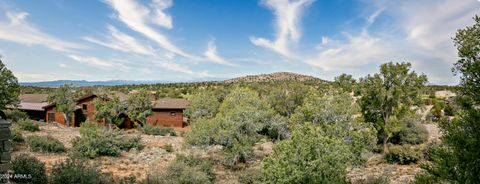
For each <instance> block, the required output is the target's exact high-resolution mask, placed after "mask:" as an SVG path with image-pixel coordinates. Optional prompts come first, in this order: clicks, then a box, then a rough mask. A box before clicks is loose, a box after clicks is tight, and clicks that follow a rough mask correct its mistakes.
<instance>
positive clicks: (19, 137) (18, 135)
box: [10, 129, 25, 143]
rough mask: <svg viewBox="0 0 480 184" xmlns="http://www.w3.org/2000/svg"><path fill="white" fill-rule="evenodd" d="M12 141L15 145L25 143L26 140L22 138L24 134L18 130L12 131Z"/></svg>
mask: <svg viewBox="0 0 480 184" xmlns="http://www.w3.org/2000/svg"><path fill="white" fill-rule="evenodd" d="M10 140H12V141H13V142H15V143H20V142H23V141H25V139H24V138H23V136H22V133H20V131H18V130H17V129H13V130H12V134H11V135H10Z"/></svg>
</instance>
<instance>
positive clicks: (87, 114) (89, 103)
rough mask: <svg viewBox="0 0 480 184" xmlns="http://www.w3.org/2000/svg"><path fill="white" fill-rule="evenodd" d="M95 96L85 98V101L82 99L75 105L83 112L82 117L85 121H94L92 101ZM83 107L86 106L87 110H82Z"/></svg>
mask: <svg viewBox="0 0 480 184" xmlns="http://www.w3.org/2000/svg"><path fill="white" fill-rule="evenodd" d="M95 98H96V97H95V96H92V97H89V98H86V99H83V100H82V101H79V102H78V103H77V105H78V106H80V108H82V112H83V115H85V117H87V119H89V120H91V121H94V122H96V121H95V120H94V118H93V114H94V113H95V106H94V105H93V103H92V102H93V100H95ZM83 105H86V106H87V109H86V110H85V109H83Z"/></svg>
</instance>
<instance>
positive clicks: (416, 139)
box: [390, 119, 428, 144]
mask: <svg viewBox="0 0 480 184" xmlns="http://www.w3.org/2000/svg"><path fill="white" fill-rule="evenodd" d="M427 141H428V131H427V129H426V128H425V126H423V125H421V124H420V123H417V122H415V121H414V120H413V119H412V120H407V121H405V122H404V124H403V126H402V128H401V129H400V132H398V133H397V134H395V135H394V136H393V137H392V139H391V140H390V142H392V143H394V144H422V143H425V142H427Z"/></svg>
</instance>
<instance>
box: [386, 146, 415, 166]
mask: <svg viewBox="0 0 480 184" xmlns="http://www.w3.org/2000/svg"><path fill="white" fill-rule="evenodd" d="M388 149H389V151H388V153H387V155H385V159H386V160H387V161H388V162H390V163H399V164H410V163H417V161H419V160H420V159H422V158H423V150H422V149H421V148H420V147H419V146H412V145H408V144H405V145H389V147H388Z"/></svg>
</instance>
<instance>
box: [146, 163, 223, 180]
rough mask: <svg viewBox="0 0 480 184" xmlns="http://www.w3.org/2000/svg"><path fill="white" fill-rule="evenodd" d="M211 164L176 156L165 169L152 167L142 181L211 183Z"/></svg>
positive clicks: (212, 177)
mask: <svg viewBox="0 0 480 184" xmlns="http://www.w3.org/2000/svg"><path fill="white" fill-rule="evenodd" d="M213 180H214V175H213V170H212V165H211V164H210V163H209V162H206V161H204V160H201V159H198V158H194V157H185V156H177V159H176V160H175V161H174V162H172V163H171V164H170V165H169V166H168V167H167V168H166V169H165V170H160V169H154V170H153V171H152V172H151V173H149V174H148V176H147V178H146V181H145V182H144V183H167V184H170V183H171V184H176V183H213Z"/></svg>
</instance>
